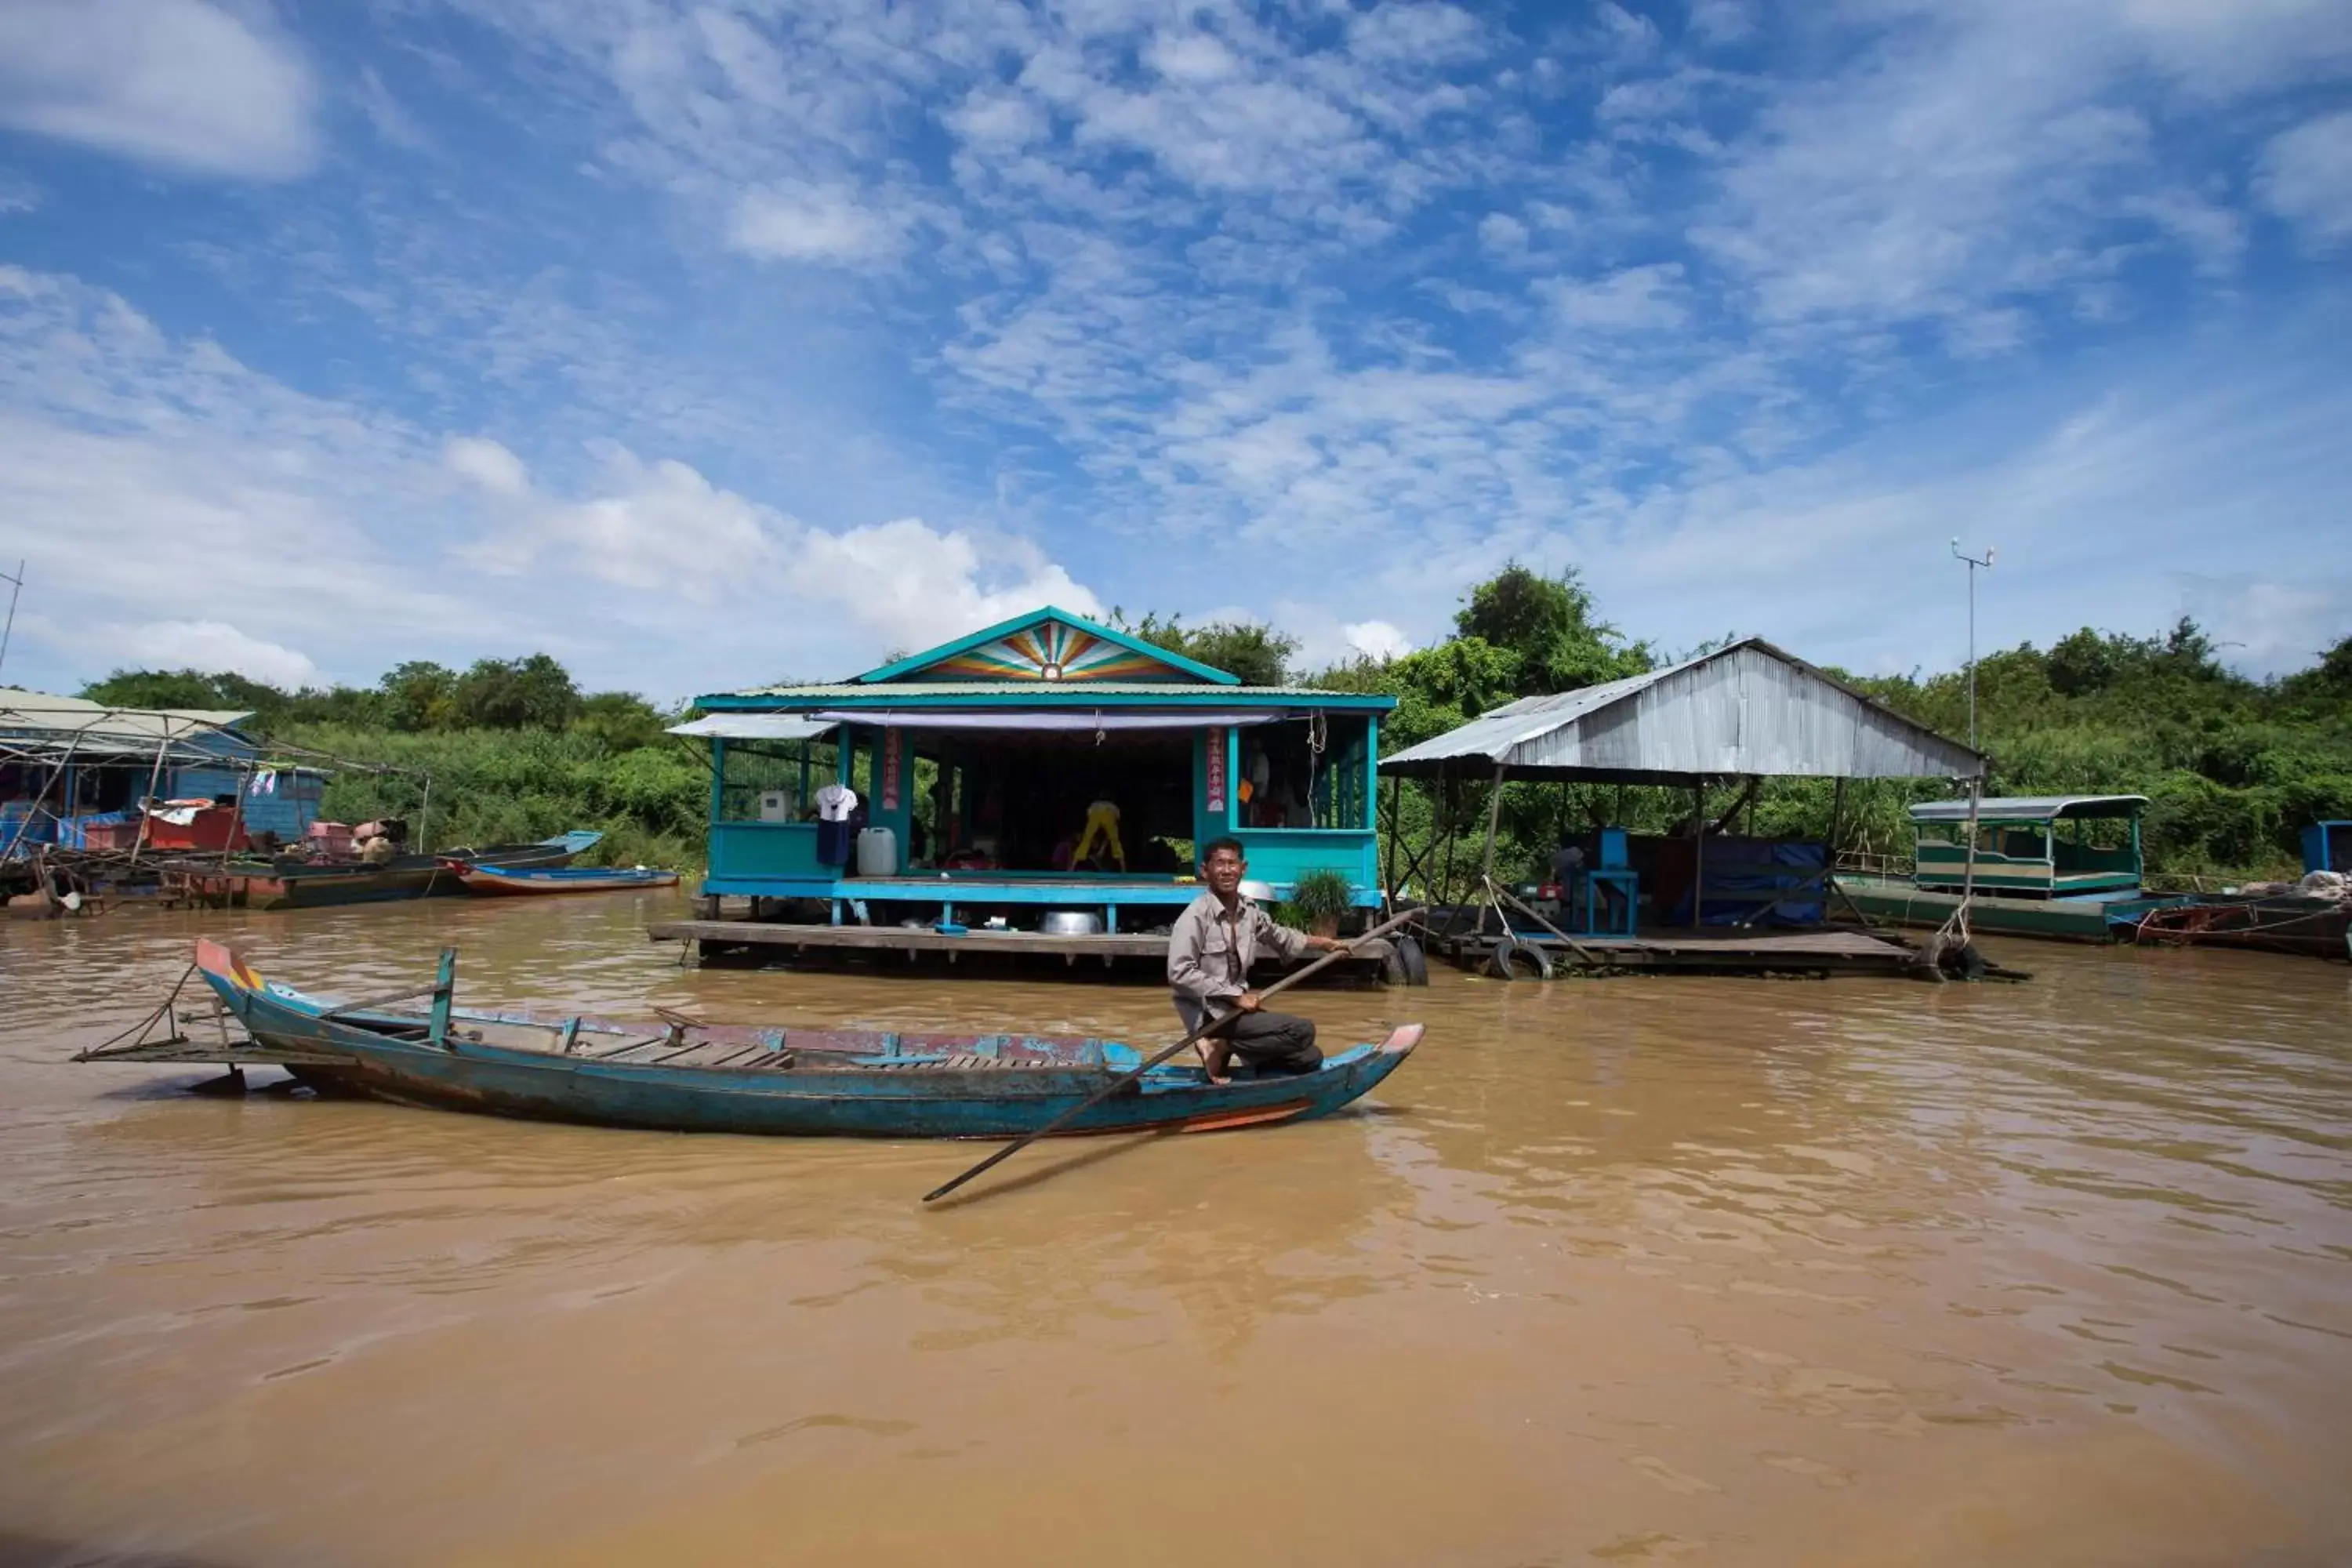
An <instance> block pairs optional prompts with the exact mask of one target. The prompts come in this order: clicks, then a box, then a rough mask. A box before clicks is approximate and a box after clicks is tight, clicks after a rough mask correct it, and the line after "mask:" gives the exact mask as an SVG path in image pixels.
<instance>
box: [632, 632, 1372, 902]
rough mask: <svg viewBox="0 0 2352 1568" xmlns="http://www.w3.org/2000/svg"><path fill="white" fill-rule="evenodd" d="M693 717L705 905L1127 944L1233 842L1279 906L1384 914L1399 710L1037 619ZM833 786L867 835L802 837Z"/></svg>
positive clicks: (818, 825)
mask: <svg viewBox="0 0 2352 1568" xmlns="http://www.w3.org/2000/svg"><path fill="white" fill-rule="evenodd" d="M695 703H696V706H697V707H698V708H699V709H701V710H703V714H704V716H703V717H701V718H699V719H697V720H695V721H692V722H691V723H688V724H682V725H679V726H678V727H677V730H676V731H673V732H674V733H678V734H683V735H690V736H698V737H701V738H703V739H707V740H708V741H709V743H710V758H711V794H710V870H709V879H708V880H706V881H705V882H704V884H703V892H704V893H705V894H706V895H710V896H719V895H727V896H735V897H751V898H754V899H759V900H821V901H822V902H824V904H825V905H826V906H828V910H829V918H830V919H831V920H833V921H836V922H837V921H841V920H842V919H844V918H845V911H846V912H847V913H848V914H849V915H850V916H852V917H853V918H854V917H855V915H856V913H857V912H858V911H859V910H863V911H864V913H865V915H866V918H867V919H869V920H871V921H874V922H875V923H877V924H879V923H886V922H891V921H900V920H908V919H919V920H922V921H926V922H929V921H938V920H941V919H947V920H951V921H971V922H973V923H977V922H978V921H981V920H984V919H986V918H988V917H990V916H991V915H1002V916H1003V917H1004V918H1006V919H1007V920H1008V921H1009V922H1010V923H1011V924H1013V925H1014V926H1016V927H1019V926H1023V925H1024V924H1029V923H1033V922H1034V917H1035V916H1036V915H1038V914H1039V913H1040V912H1041V911H1042V910H1045V909H1052V910H1090V911H1095V912H1097V913H1099V914H1101V915H1102V916H1103V917H1104V918H1105V921H1106V929H1108V930H1112V931H1117V930H1120V929H1122V925H1123V926H1124V929H1129V930H1137V929H1141V928H1144V927H1147V926H1150V925H1156V924H1160V923H1162V922H1164V921H1167V920H1168V919H1170V918H1171V916H1172V915H1173V913H1174V910H1175V907H1176V906H1181V905H1182V904H1184V903H1186V902H1189V901H1190V900H1192V898H1193V897H1194V896H1195V895H1197V894H1198V893H1199V891H1200V887H1199V885H1198V884H1197V883H1196V882H1194V881H1193V880H1192V876H1193V866H1194V853H1195V849H1196V847H1197V846H1199V845H1201V844H1202V843H1205V842H1206V841H1208V840H1210V839H1213V838H1216V837H1222V836H1223V835H1226V834H1231V835H1232V836H1233V837H1236V838H1239V839H1240V840H1241V841H1242V842H1243V844H1244V847H1245V849H1246V852H1247V854H1248V858H1249V863H1250V871H1249V874H1250V876H1251V878H1252V879H1255V880H1258V881H1262V882H1265V883H1267V884H1269V885H1270V887H1271V889H1272V890H1273V892H1274V894H1275V895H1276V896H1277V897H1280V896H1283V895H1285V894H1286V893H1287V892H1288V891H1289V889H1291V887H1293V886H1294V885H1295V884H1296V882H1297V879H1298V878H1299V877H1300V876H1302V875H1303V874H1305V873H1307V872H1308V871H1310V870H1318V869H1328V870H1332V871H1337V872H1339V874H1340V875H1341V876H1343V877H1345V878H1346V879H1348V881H1349V883H1350V884H1351V885H1352V886H1353V887H1354V889H1356V901H1357V903H1358V904H1359V905H1360V906H1363V907H1367V908H1370V907H1373V906H1375V905H1377V904H1378V903H1379V901H1380V890H1379V879H1378V867H1377V861H1376V857H1375V846H1374V840H1375V832H1374V816H1373V798H1372V795H1373V778H1374V770H1375V768H1376V767H1377V766H1378V764H1379V761H1380V755H1379V753H1380V727H1381V715H1383V714H1384V713H1386V712H1388V711H1389V710H1391V708H1393V707H1394V706H1395V700H1394V699H1393V698H1390V697H1384V696H1377V695H1368V694H1362V693H1354V692H1338V691H1316V690H1307V689H1297V688H1291V687H1257V686H1244V685H1243V684H1242V683H1241V682H1240V680H1239V679H1236V678H1235V677H1234V676H1233V675H1231V674H1228V673H1227V672H1225V671H1223V670H1221V669H1213V668H1209V667H1208V666H1206V665H1202V664H1198V663H1195V662H1194V661H1192V660H1191V659H1188V658H1182V657H1181V656H1180V655H1177V654H1174V653H1171V652H1169V651H1168V650H1166V649H1164V648H1159V647H1152V646H1151V645H1150V644H1149V643H1146V642H1143V641H1141V640H1140V639H1139V638H1137V637H1131V636H1129V635H1128V634H1127V633H1125V632H1122V631H1118V630H1116V629H1114V628H1112V627H1110V626H1101V625H1098V624H1097V623H1095V622H1093V621H1090V620H1087V619H1086V618H1084V617H1083V616H1075V615H1072V614H1071V613H1069V612H1068V611H1066V610H1060V609H1055V608H1053V607H1052V606H1050V605H1049V606H1047V607H1046V608H1044V609H1041V610H1036V611H1034V612H1032V613H1030V614H1028V615H1025V616H1017V617H1015V618H1014V619H1013V620H1009V621H1005V622H1003V623H1002V624H1000V625H997V626H990V627H988V628H987V629H986V630H984V631H979V632H975V633H973V634H972V635H971V636H970V637H960V638H958V639H957V640H955V641H953V642H950V643H944V644H942V645H940V647H935V648H931V649H929V651H927V652H924V653H919V654H916V655H914V656H913V657H912V658H902V659H899V660H898V661H897V662H895V663H892V664H887V665H885V666H883V667H882V668H878V669H872V670H868V671H866V673H865V674H864V675H861V676H858V677H857V678H856V679H853V680H846V681H840V682H835V683H829V684H824V685H810V686H775V687H764V688H759V689H751V690H745V691H725V692H715V693H712V694H711V695H709V696H706V697H700V698H697V699H696V700H695ZM835 783H840V784H847V785H848V786H849V788H850V789H852V790H853V791H854V792H855V793H856V796H857V799H858V805H859V820H858V821H856V822H855V823H853V824H849V825H844V826H835V825H830V824H827V823H825V822H823V821H820V820H817V818H818V815H819V809H820V805H821V803H822V798H823V797H822V792H823V790H824V786H825V785H827V784H835ZM1106 829H1112V830H1115V835H1114V833H1113V832H1108V831H1106Z"/></svg>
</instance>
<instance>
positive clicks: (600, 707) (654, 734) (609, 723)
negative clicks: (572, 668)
mask: <svg viewBox="0 0 2352 1568" xmlns="http://www.w3.org/2000/svg"><path fill="white" fill-rule="evenodd" d="M572 728H574V729H575V730H579V731H583V732H584V733H586V734H590V735H593V736H595V737H596V739H597V740H599V741H601V742H604V749H605V750H607V751H610V752H629V751H635V750H637V749H638V748H640V747H645V746H658V745H660V744H661V743H662V740H663V737H664V736H665V735H666V734H667V731H668V724H667V721H665V720H664V719H663V718H662V716H661V714H660V713H659V712H657V711H656V710H655V709H654V705H653V704H652V703H650V702H648V701H646V700H645V699H644V698H642V697H640V696H638V695H637V694H636V693H635V692H634V691H599V692H597V693H596V694H595V695H593V697H588V698H585V699H583V700H582V702H581V704H580V717H579V718H578V719H576V720H574V721H573V722H572Z"/></svg>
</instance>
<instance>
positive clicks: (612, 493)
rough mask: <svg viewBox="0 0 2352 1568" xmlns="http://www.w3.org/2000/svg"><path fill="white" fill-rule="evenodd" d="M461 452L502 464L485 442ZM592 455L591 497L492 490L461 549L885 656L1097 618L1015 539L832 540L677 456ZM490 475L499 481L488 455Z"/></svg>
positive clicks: (887, 535)
mask: <svg viewBox="0 0 2352 1568" xmlns="http://www.w3.org/2000/svg"><path fill="white" fill-rule="evenodd" d="M452 445H453V446H456V445H457V443H452ZM473 445H475V446H478V447H488V448H491V450H492V451H493V452H495V453H497V454H499V455H500V456H501V457H503V458H505V459H506V460H507V461H513V459H512V457H511V454H508V453H506V450H505V448H504V447H498V446H497V444H496V443H493V442H479V443H475V444H473ZM603 458H604V471H603V473H602V475H601V477H600V483H599V489H600V491H601V493H596V494H592V495H589V496H587V497H584V498H583V499H580V500H557V499H553V498H549V497H546V496H543V495H540V494H537V493H532V492H529V491H526V490H506V491H499V492H497V493H499V494H500V495H501V496H502V498H504V499H506V500H511V501H512V502H513V503H514V504H512V505H510V506H508V507H506V508H504V509H503V510H502V512H501V514H500V515H499V517H498V518H497V519H496V520H494V522H493V526H492V529H491V531H489V532H488V534H487V535H486V536H485V537H483V538H481V539H479V540H478V541H476V542H473V543H471V544H469V545H467V546H466V547H464V548H463V549H462V550H461V552H460V553H461V554H462V555H463V557H464V558H465V559H467V561H469V562H470V563H473V564H474V565H476V566H478V567H479V568H480V569H482V570H485V571H488V572H493V573H498V574H504V575H520V574H526V573H529V574H533V575H541V574H546V573H549V572H560V573H566V574H574V575H578V576H583V577H589V578H594V579H597V580H601V581H603V582H606V583H610V584H614V585H615V586H617V587H621V588H626V589H633V590H640V591H646V592H653V593H663V594H675V595H683V596H685V597H687V598H688V599H690V600H692V601H694V602H695V603H697V604H698V605H706V606H712V605H720V604H729V605H736V606H739V607H750V606H752V605H760V606H761V607H762V608H763V609H772V608H773V607H774V605H777V604H779V603H782V602H786V601H789V602H793V603H796V604H798V605H802V606H803V607H804V608H805V609H807V610H811V611H814V612H816V614H815V616H814V619H815V620H816V621H817V623H818V624H820V625H822V624H823V623H824V622H828V621H829V622H831V623H833V624H834V625H835V626H841V625H844V624H846V625H849V626H856V627H858V628H860V629H862V630H863V631H865V632H867V633H870V634H872V635H873V637H876V638H878V639H880V640H881V641H883V642H885V643H888V644H891V645H893V646H929V644H932V643H936V642H941V641H944V640H946V639H947V638H949V637H955V636H959V635H961V633H963V632H967V631H971V630H974V629H976V628H978V627H981V626H988V625H990V624H992V623H993V622H996V621H1001V620H1004V619H1006V618H1008V617H1009V616H1013V615H1015V614H1017V613H1019V612H1021V611H1024V610H1032V609H1034V608H1036V607H1037V606H1038V605H1044V604H1049V603H1050V604H1057V605H1062V606H1063V607H1064V608H1066V609H1070V610H1076V611H1077V612H1079V613H1080V614H1082V615H1096V614H1100V613H1101V609H1102V605H1101V601H1100V600H1098V599H1097V597H1096V596H1095V595H1094V594H1093V593H1092V592H1091V591H1090V590H1088V589H1087V588H1086V587H1085V586H1084V585H1082V584H1078V583H1076V582H1075V581H1074V580H1072V578H1071V577H1070V575H1069V574H1068V573H1067V572H1066V571H1064V570H1063V569H1062V568H1061V567H1060V566H1058V565H1055V563H1052V562H1051V561H1049V560H1047V559H1046V558H1045V556H1044V555H1042V554H1041V553H1039V552H1037V551H1036V550H1035V549H1034V547H1031V546H1028V545H1026V544H1024V543H1023V542H1019V541H998V542H992V544H990V545H988V546H985V547H984V546H983V543H982V541H981V540H980V539H978V538H976V537H975V536H973V535H972V534H971V533H969V532H966V531H961V530H948V531H941V530H939V529H935V528H932V527H931V526H930V525H929V524H928V523H926V522H924V521H922V520H921V519H919V518H899V519H897V520H895V521H889V522H881V523H871V524H866V525H865V526H861V527H855V528H848V529H844V530H841V531H838V532H833V531H826V530H824V529H821V528H813V527H809V526H807V525H805V524H803V523H801V522H799V521H795V520H794V519H793V518H790V517H787V516H785V515H784V514H782V513H781V512H779V511H777V510H775V509H773V508H772V507H766V506H762V505H760V504H759V503H757V502H754V501H752V500H748V499H746V498H745V497H743V496H741V495H739V494H737V493H735V492H734V491H731V490H727V489H720V488H719V487H718V486H716V485H713V484H712V483H711V482H710V481H709V479H706V478H705V477H704V476H703V475H702V474H701V473H699V472H698V471H697V470H696V469H695V468H691V467H689V466H688V465H687V464H685V463H681V462H678V461H677V460H675V459H669V458H665V459H662V460H659V461H656V462H651V463H648V462H646V461H644V460H643V459H641V458H638V457H637V456H636V455H635V453H633V452H630V451H627V450H625V449H624V448H620V447H608V448H607V449H606V450H605V451H604V453H603ZM488 466H491V467H492V468H493V471H496V472H499V473H500V474H503V473H504V472H505V470H504V468H503V467H502V466H499V464H498V462H497V459H495V458H493V459H491V462H490V464H489V465H488ZM516 468H517V470H518V471H519V470H520V464H519V463H517V464H516ZM486 488H490V487H486Z"/></svg>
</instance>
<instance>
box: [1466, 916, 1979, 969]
mask: <svg viewBox="0 0 2352 1568" xmlns="http://www.w3.org/2000/svg"><path fill="white" fill-rule="evenodd" d="M1424 940H1425V942H1427V945H1428V949H1429V954H1430V956H1431V957H1432V958H1433V959H1434V958H1443V959H1447V960H1450V961H1452V962H1453V963H1454V964H1455V965H1456V966H1457V967H1459V968H1462V969H1465V970H1470V971H1474V972H1480V973H1488V974H1494V975H1497V976H1501V975H1504V974H1506V973H1507V974H1510V975H1514V976H1529V977H1539V978H1549V977H1550V975H1552V974H1554V973H1591V974H1610V973H1685V974H1749V975H1763V974H1770V975H1801V976H1806V977H1815V978H1827V977H1829V976H1832V975H1878V976H1882V977H1897V976H1905V977H1907V976H1914V975H1917V974H1920V973H1923V972H1925V971H1926V967H1927V966H1926V965H1925V964H1924V963H1922V961H1921V955H1920V953H1919V952H1918V951H1917V950H1916V949H1915V948H1912V947H1910V946H1908V945H1906V943H1904V942H1900V941H1897V940H1895V939H1894V938H1891V937H1885V936H1874V935H1872V934H1871V933H1869V932H1867V931H1854V930H1852V929H1849V928H1843V927H1836V926H1822V927H1815V928H1811V929H1809V930H1804V931H1740V930H1736V929H1732V928H1729V927H1708V928H1705V929H1701V930H1697V931H1689V930H1680V929H1676V930H1658V931H1643V932H1642V933H1640V934H1639V935H1635V936H1590V937H1588V936H1580V937H1577V938H1576V939H1575V940H1574V942H1567V941H1563V940H1562V939H1560V938H1559V937H1558V936H1554V935H1552V934H1550V933H1549V932H1547V931H1540V930H1538V931H1525V930H1521V929H1518V928H1517V927H1516V926H1515V927H1514V928H1513V929H1511V930H1510V931H1507V932H1506V931H1497V930H1496V928H1495V924H1494V921H1492V920H1491V919H1489V921H1487V925H1486V930H1485V931H1477V930H1475V929H1465V930H1459V931H1445V930H1444V927H1443V925H1442V924H1441V925H1440V926H1439V927H1438V928H1437V929H1436V930H1434V931H1432V932H1431V934H1430V935H1428V936H1427V937H1426V938H1425V939H1424ZM1988 973H1993V974H1994V975H1996V976H1997V977H2000V978H2023V976H2021V975H2018V974H2015V973H2013V972H2006V971H2002V970H2000V969H1999V968H1998V966H1995V967H1993V968H1991V969H1990V970H1989V971H1988Z"/></svg>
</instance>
